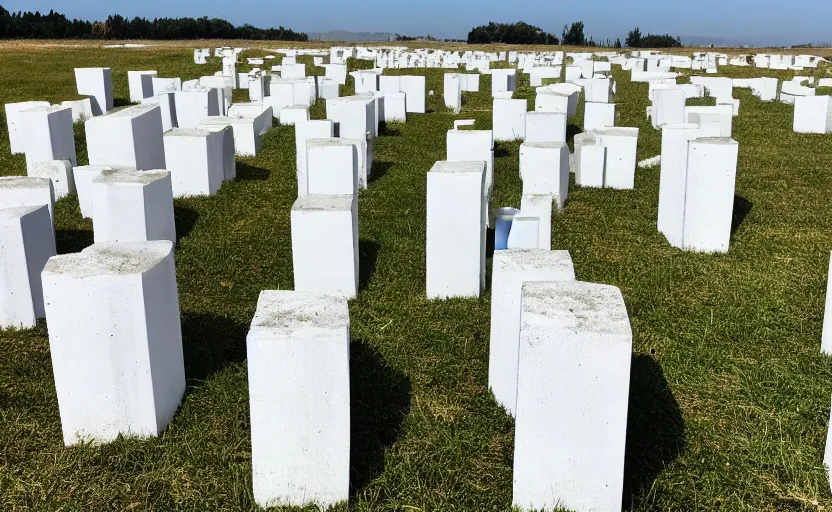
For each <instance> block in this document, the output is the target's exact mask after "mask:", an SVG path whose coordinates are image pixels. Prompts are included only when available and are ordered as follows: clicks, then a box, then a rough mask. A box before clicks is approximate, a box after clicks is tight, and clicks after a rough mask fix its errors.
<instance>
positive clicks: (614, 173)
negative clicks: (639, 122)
mask: <svg viewBox="0 0 832 512" xmlns="http://www.w3.org/2000/svg"><path fill="white" fill-rule="evenodd" d="M595 137H596V139H597V140H598V143H599V144H601V145H602V146H604V147H605V148H607V152H606V164H605V165H606V166H605V168H604V186H605V187H609V188H617V189H631V188H633V187H634V186H635V175H636V146H637V145H638V128H621V127H616V128H605V129H603V130H597V131H596V132H595Z"/></svg>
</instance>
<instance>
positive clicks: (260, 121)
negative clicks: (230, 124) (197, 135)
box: [203, 101, 274, 135]
mask: <svg viewBox="0 0 832 512" xmlns="http://www.w3.org/2000/svg"><path fill="white" fill-rule="evenodd" d="M228 117H231V118H241V119H246V118H248V119H254V132H255V133H256V134H257V135H263V134H264V133H266V132H267V131H269V130H271V129H272V125H273V123H274V114H273V112H272V107H270V106H268V105H265V104H263V103H258V102H255V101H252V102H248V103H235V104H233V105H231V106H230V107H229V108H228ZM203 121H205V120H204V119H203Z"/></svg>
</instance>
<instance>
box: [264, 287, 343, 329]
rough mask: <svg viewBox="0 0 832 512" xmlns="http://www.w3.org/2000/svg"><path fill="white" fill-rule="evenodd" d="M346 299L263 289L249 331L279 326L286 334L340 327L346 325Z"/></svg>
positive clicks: (318, 294) (311, 293) (277, 327)
mask: <svg viewBox="0 0 832 512" xmlns="http://www.w3.org/2000/svg"><path fill="white" fill-rule="evenodd" d="M349 320H350V313H349V308H348V307H347V301H346V299H344V298H343V297H339V296H336V295H325V294H321V293H313V292H296V291H286V290H263V291H261V292H260V297H259V298H258V299H257V310H256V312H255V313H254V319H253V320H252V321H251V330H252V331H255V330H261V329H262V330H266V331H272V330H275V329H279V330H281V331H283V333H285V335H286V336H289V335H291V333H292V331H296V330H299V329H310V328H312V329H316V330H317V329H324V330H332V329H343V328H344V327H345V326H347V325H349Z"/></svg>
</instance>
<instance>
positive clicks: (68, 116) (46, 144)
mask: <svg viewBox="0 0 832 512" xmlns="http://www.w3.org/2000/svg"><path fill="white" fill-rule="evenodd" d="M19 116H20V124H21V130H22V135H23V147H24V151H25V153H26V167H27V168H29V169H31V168H32V165H33V164H34V163H35V162H45V161H49V160H69V161H70V162H72V165H75V164H77V162H78V159H77V158H76V156H75V132H73V130H72V110H70V109H68V108H65V107H61V106H57V105H56V106H52V107H35V108H32V109H29V110H24V111H22V112H20V114H19Z"/></svg>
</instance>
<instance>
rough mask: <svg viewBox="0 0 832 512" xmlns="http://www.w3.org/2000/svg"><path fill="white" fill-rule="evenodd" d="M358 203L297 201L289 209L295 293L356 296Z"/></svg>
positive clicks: (334, 198)
mask: <svg viewBox="0 0 832 512" xmlns="http://www.w3.org/2000/svg"><path fill="white" fill-rule="evenodd" d="M357 208H358V201H356V197H355V196H354V195H342V196H321V195H306V196H303V197H299V198H298V199H297V201H295V204H294V205H293V206H292V262H293V265H294V273H295V289H296V290H297V291H302V292H314V293H326V294H331V295H338V296H342V297H346V298H353V297H355V296H356V295H357V293H358V209H357Z"/></svg>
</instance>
